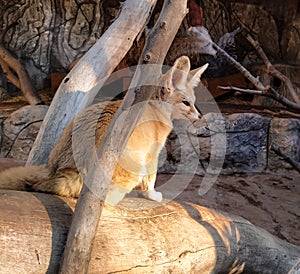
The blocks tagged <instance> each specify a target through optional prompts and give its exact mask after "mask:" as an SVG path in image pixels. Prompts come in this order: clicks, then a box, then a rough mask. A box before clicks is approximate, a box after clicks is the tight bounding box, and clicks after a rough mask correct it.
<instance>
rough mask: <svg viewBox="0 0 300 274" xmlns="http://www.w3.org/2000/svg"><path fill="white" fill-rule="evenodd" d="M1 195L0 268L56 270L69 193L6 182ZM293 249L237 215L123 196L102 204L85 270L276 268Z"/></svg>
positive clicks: (293, 257)
mask: <svg viewBox="0 0 300 274" xmlns="http://www.w3.org/2000/svg"><path fill="white" fill-rule="evenodd" d="M0 196H1V199H0V273H46V272H47V273H57V270H58V268H59V264H60V260H61V255H62V253H63V249H64V244H65V241H66V235H67V232H68V229H69V226H70V223H71V219H72V211H73V209H74V206H75V202H76V200H74V199H62V198H59V197H56V196H53V195H48V194H42V193H28V192H17V191H8V190H1V191H0ZM165 202H166V201H165ZM299 256H300V247H298V246H295V245H292V244H289V243H287V242H284V241H282V240H279V239H278V238H276V237H274V236H272V235H271V234H269V233H268V232H266V231H265V230H263V229H261V228H258V227H255V226H253V225H252V224H251V223H249V222H248V221H246V220H245V219H243V218H240V217H236V216H233V215H229V214H226V213H219V212H216V211H214V210H210V209H208V208H205V207H202V206H198V205H194V204H189V203H176V202H168V203H163V204H161V203H155V202H152V201H148V200H143V199H125V200H124V201H123V202H122V203H121V204H120V205H119V206H118V207H114V208H113V207H111V208H104V210H103V213H102V218H101V221H100V224H99V227H98V230H97V235H96V239H95V244H94V248H93V251H92V255H91V260H90V266H89V269H88V273H99V274H100V273H171V272H172V273H197V274H198V273H202V274H205V273H241V272H242V270H243V271H244V272H245V273H260V274H263V273H272V274H276V273H288V272H289V270H290V269H292V267H293V266H294V265H295V264H296V261H297V260H298V258H299ZM294 273H297V272H294Z"/></svg>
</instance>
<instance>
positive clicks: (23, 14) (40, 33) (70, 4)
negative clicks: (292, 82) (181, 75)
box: [0, 0, 300, 90]
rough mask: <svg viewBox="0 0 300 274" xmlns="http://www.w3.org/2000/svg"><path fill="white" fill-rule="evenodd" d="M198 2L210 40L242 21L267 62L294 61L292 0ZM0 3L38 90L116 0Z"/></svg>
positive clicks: (93, 35)
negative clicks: (266, 57)
mask: <svg viewBox="0 0 300 274" xmlns="http://www.w3.org/2000/svg"><path fill="white" fill-rule="evenodd" d="M158 2H159V3H160V4H161V3H162V2H163V0H159V1H158ZM194 2H195V1H194ZM196 2H198V3H199V1H196ZM200 2H201V8H202V11H203V18H202V22H203V25H204V26H205V27H206V28H207V29H208V30H209V32H210V35H211V36H212V38H213V41H215V42H217V41H218V40H219V38H220V37H221V36H222V35H224V34H225V33H227V32H231V31H233V30H234V29H235V28H236V27H237V26H242V27H244V28H245V29H246V30H248V31H249V32H250V34H251V35H253V36H254V37H255V38H256V39H257V40H258V41H259V42H260V44H261V46H262V48H263V49H264V50H265V51H266V53H267V55H268V56H269V57H270V59H271V61H272V62H274V61H276V60H277V61H278V59H279V60H280V61H282V62H293V63H294V62H299V60H300V49H299V46H298V45H299V43H300V34H299V33H300V31H299V30H300V19H299V18H300V16H299V9H298V1H297V0H287V1H285V2H284V3H285V5H284V8H282V2H281V1H280V0H275V1H274V0H264V1H258V0H251V1H244V0H230V1H228V0H203V1H200ZM0 6H1V16H0V31H2V32H3V42H4V45H5V47H6V48H7V49H9V50H10V51H11V52H14V53H15V54H16V55H17V56H18V57H19V58H21V59H22V62H23V63H24V65H25V68H26V69H27V71H28V72H29V76H30V78H31V79H32V81H33V83H34V87H35V88H36V90H39V89H41V88H42V86H44V87H45V86H46V85H47V84H48V83H47V77H48V79H49V74H50V73H51V72H62V71H63V72H65V71H66V70H67V68H68V67H69V65H70V63H72V62H73V61H74V60H75V59H77V58H78V57H80V56H82V55H83V54H84V53H85V52H86V51H88V49H89V48H90V47H91V46H92V45H93V44H94V43H95V42H96V41H97V39H98V38H99V37H100V36H101V34H102V33H103V32H104V31H105V29H107V27H108V26H109V25H110V24H111V23H112V21H113V19H114V18H115V17H116V16H117V14H118V12H119V10H120V1H119V0H103V1H85V2H82V1H74V0H71V1H67V0H45V1H33V0H28V1H25V0H23V1H5V0H0ZM1 28H2V29H1ZM237 47H238V49H237V51H238V53H239V54H242V55H243V56H244V55H245V54H244V53H243V52H244V51H246V53H249V52H250V51H252V49H251V47H249V44H248V45H247V43H245V41H238V43H237ZM239 54H238V55H239ZM136 60H137V59H136ZM239 61H241V60H240V59H239ZM129 64H130V62H129ZM135 64H136V63H135ZM193 65H194V66H195V67H197V66H199V64H193Z"/></svg>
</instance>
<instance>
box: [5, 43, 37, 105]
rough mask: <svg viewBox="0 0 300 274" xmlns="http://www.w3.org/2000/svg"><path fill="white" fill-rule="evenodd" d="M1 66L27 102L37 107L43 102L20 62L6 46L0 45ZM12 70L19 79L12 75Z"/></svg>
mask: <svg viewBox="0 0 300 274" xmlns="http://www.w3.org/2000/svg"><path fill="white" fill-rule="evenodd" d="M0 65H1V67H2V69H3V71H4V72H5V73H6V75H7V79H8V80H9V81H10V82H11V83H12V84H14V85H15V86H16V87H18V88H20V89H21V91H22V93H23V94H24V97H25V98H26V100H27V102H28V103H29V104H31V105H37V104H40V103H41V102H42V100H41V99H40V97H39V96H38V95H37V93H36V92H35V90H34V88H33V86H32V84H31V82H30V79H29V76H28V74H27V72H26V70H25V68H24V67H23V66H22V64H21V63H20V61H19V60H18V59H16V58H14V57H13V56H12V55H11V53H10V52H9V51H8V50H7V49H6V48H4V46H3V45H2V44H1V43H0ZM11 69H13V70H14V71H15V72H16V73H17V75H18V78H17V77H16V76H15V75H14V74H13V73H12V71H11Z"/></svg>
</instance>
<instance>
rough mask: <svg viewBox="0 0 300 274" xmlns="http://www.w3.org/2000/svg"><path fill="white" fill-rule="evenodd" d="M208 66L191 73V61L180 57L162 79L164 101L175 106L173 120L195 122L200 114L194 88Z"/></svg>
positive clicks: (185, 57)
mask: <svg viewBox="0 0 300 274" xmlns="http://www.w3.org/2000/svg"><path fill="white" fill-rule="evenodd" d="M207 66H208V64H206V65H204V66H202V67H200V68H198V69H195V70H192V71H190V60H189V58H188V57H187V56H181V57H179V58H178V59H177V60H176V61H175V63H174V66H173V67H172V68H171V69H170V70H169V71H167V72H166V73H165V74H164V75H163V76H162V77H161V79H160V81H161V85H162V89H161V93H162V97H163V100H164V101H165V102H167V103H170V104H171V105H172V106H173V111H172V119H182V118H183V119H188V120H190V121H195V120H198V119H199V118H200V113H199V112H198V111H197V109H196V107H195V100H196V97H195V93H194V88H195V87H196V86H197V85H198V84H199V82H200V77H201V75H202V74H203V72H204V71H205V70H206V68H207Z"/></svg>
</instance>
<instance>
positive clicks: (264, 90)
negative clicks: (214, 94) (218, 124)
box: [213, 43, 300, 111]
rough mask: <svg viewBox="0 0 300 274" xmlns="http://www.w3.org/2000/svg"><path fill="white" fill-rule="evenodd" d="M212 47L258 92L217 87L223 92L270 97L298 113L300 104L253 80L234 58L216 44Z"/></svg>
mask: <svg viewBox="0 0 300 274" xmlns="http://www.w3.org/2000/svg"><path fill="white" fill-rule="evenodd" d="M213 47H214V48H215V49H216V50H217V51H219V52H220V53H221V54H222V55H223V57H224V58H225V59H226V60H227V61H228V62H229V63H230V64H232V65H233V66H235V67H236V69H238V70H239V71H240V72H241V73H242V74H243V75H244V76H245V77H246V78H247V79H249V81H250V82H251V83H252V84H253V85H254V86H255V87H256V88H257V89H258V90H249V89H241V88H236V87H219V88H221V89H225V90H233V91H238V92H242V93H248V94H249V93H250V94H256V95H261V96H266V97H270V98H272V99H274V100H276V101H278V102H279V103H281V104H283V105H284V106H286V107H289V108H292V109H294V110H297V111H299V110H300V104H298V103H295V102H292V101H290V100H289V99H287V98H286V97H284V96H282V95H281V94H279V93H278V92H277V91H276V90H275V89H274V88H272V87H271V86H267V87H265V86H264V85H263V84H262V83H261V82H260V81H259V79H258V78H255V77H254V76H253V75H252V74H251V72H249V71H248V70H247V69H246V68H245V67H243V66H242V65H241V64H240V63H239V62H238V61H236V60H235V59H234V58H232V57H231V56H230V55H229V54H228V53H227V52H226V51H225V50H223V49H222V48H220V47H219V46H218V45H217V44H215V43H213Z"/></svg>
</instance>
